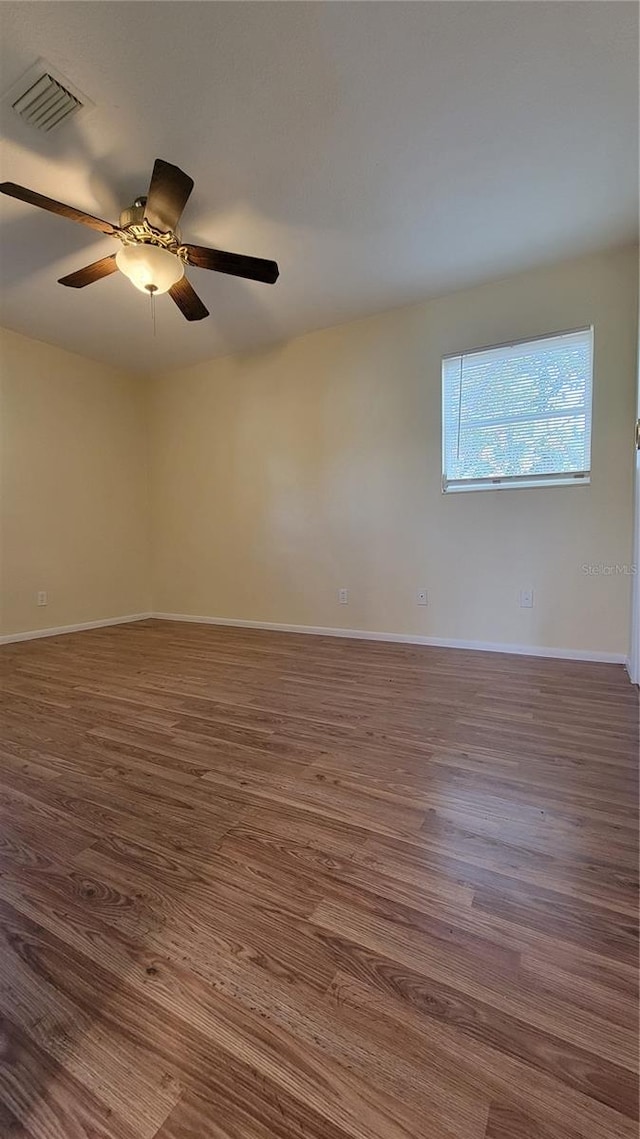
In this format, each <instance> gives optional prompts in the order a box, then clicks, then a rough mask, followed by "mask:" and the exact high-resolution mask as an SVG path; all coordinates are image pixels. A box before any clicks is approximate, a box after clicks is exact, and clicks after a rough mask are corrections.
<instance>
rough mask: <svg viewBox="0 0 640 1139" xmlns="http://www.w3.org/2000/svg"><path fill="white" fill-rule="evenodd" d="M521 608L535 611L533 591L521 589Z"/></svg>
mask: <svg viewBox="0 0 640 1139" xmlns="http://www.w3.org/2000/svg"><path fill="white" fill-rule="evenodd" d="M520 608H521V609H533V590H532V589H521V590H520Z"/></svg>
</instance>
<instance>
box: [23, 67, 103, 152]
mask: <svg viewBox="0 0 640 1139" xmlns="http://www.w3.org/2000/svg"><path fill="white" fill-rule="evenodd" d="M2 102H3V103H4V104H5V105H7V104H8V106H10V107H11V109H12V110H13V111H15V113H16V114H17V115H19V116H20V118H21V119H22V121H23V122H24V123H27V124H28V125H29V126H30V127H33V128H34V129H35V130H38V131H42V132H43V133H44V134H46V133H47V132H48V131H52V130H54V129H55V128H56V127H59V126H60V125H61V124H62V123H64V122H66V120H67V119H69V118H71V116H72V115H76V114H78V112H79V111H86V110H87V109H88V108H91V107H93V103H92V102H91V100H90V99H87V97H86V95H83V94H82V92H81V91H78V89H77V87H75V85H74V84H73V83H70V82H69V80H68V79H67V78H66V77H65V76H64V75H62V74H61V73H60V72H59V71H58V69H57V68H56V67H53V66H52V65H51V64H50V63H49V62H48V60H46V59H39V60H37V62H36V63H34V64H33V66H32V67H30V68H29V70H28V71H27V73H26V75H23V76H22V78H21V79H19V80H18V82H17V83H14V85H13V87H12V88H11V89H10V90H9V91H7V92H6V93H5V95H4V96H3V98H2Z"/></svg>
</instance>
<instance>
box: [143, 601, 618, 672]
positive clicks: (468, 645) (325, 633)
mask: <svg viewBox="0 0 640 1139" xmlns="http://www.w3.org/2000/svg"><path fill="white" fill-rule="evenodd" d="M150 616H151V617H153V618H154V620H156V621H190V622H192V623H195V624H197V625H231V626H233V627H235V628H239V629H271V630H272V631H273V632H277V633H309V634H311V635H313V636H318V637H350V638H352V639H355V640H361V641H392V642H396V643H398V644H404V645H433V646H435V647H437V648H445V649H473V650H475V651H477V652H483V653H513V654H515V655H517V656H532V657H552V658H557V659H560V660H586V661H597V662H599V663H601V664H625V663H626V659H627V658H626V655H625V653H609V652H598V651H597V650H591V649H558V648H550V647H543V646H541V645H514V644H496V643H494V642H492V641H460V640H455V639H453V638H451V637H423V636H419V635H418V634H414V633H377V632H375V633H374V632H372V631H371V630H369V629H330V628H325V627H323V626H316V625H283V624H280V623H279V622H274V621H243V620H241V619H240V618H232V617H195V616H193V615H192V614H189V613H151V614H150Z"/></svg>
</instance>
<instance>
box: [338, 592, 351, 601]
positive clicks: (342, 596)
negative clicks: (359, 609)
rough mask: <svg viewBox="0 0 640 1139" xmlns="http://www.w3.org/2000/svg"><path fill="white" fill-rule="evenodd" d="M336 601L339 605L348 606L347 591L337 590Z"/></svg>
mask: <svg viewBox="0 0 640 1139" xmlns="http://www.w3.org/2000/svg"><path fill="white" fill-rule="evenodd" d="M338 601H339V602H340V604H341V605H348V604H349V590H348V589H339V590H338Z"/></svg>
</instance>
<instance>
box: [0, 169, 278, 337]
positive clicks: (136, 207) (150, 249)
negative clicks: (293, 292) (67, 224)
mask: <svg viewBox="0 0 640 1139" xmlns="http://www.w3.org/2000/svg"><path fill="white" fill-rule="evenodd" d="M192 189H193V179H192V178H190V177H189V175H188V174H185V173H184V171H182V170H180V169H179V168H178V167H177V166H172V165H171V163H170V162H165V161H164V159H162V158H156V160H155V163H154V166H153V173H152V175H151V183H150V185H149V191H148V193H147V196H146V197H140V198H136V200H135V202H134V203H133V205H132V206H129V208H128V209H126V210H123V212H122V213H121V214H120V224H119V225H112V224H111V222H108V221H103V220H102V218H95V217H93V216H92V214H86V213H84V212H83V211H82V210H76V209H75V208H74V207H73V206H67V205H65V204H64V202H56V201H55V200H54V199H53V198H45V197H43V195H42V194H36V193H35V191H34V190H27V189H26V187H25V186H17V185H16V184H15V182H2V183H1V184H0V191H2V193H3V194H8V195H9V196H10V197H11V198H19V200H20V201H22V202H28V203H29V204H30V205H32V206H39V207H40V209H43V210H49V211H50V212H51V213H53V214H60V216H61V217H64V218H69V220H70V221H77V222H80V224H81V225H88V226H89V227H90V228H91V229H95V230H97V231H98V232H99V233H104V234H107V235H108V236H109V237H115V238H117V239H118V240H119V241H120V242H121V243H122V247H121V248H120V249H119V250H118V252H117V253H112V254H111V255H110V256H109V257H102V258H101V259H100V261H94V262H93V264H92V265H85V267H84V269H77V270H76V272H75V273H69V274H68V276H66V277H61V278H60V281H59V284H61V285H67V286H68V287H69V288H71V289H83V288H84V287H85V285H91V284H93V282H94V281H99V280H100V278H101V277H108V276H110V274H111V273H115V272H116V270H117V269H119V270H120V272H121V273H124V274H125V276H126V277H128V278H129V280H130V281H131V282H132V283H133V284H134V285H135V286H136V288H137V289H140V291H141V292H143V293H147V294H148V295H150V296H152V297H153V296H155V295H156V294H159V293H167V292H168V294H169V296H170V297H171V299H172V300H173V301H174V302H175V303H176V304H177V306H178V308H179V309H180V311H181V313H182V314H183V316H185V317H186V319H187V320H202V318H203V317H205V316H208V315H209V312H208V310H207V309H206V308H205V306H204V305H203V303H202V301H201V300H200V297H199V296H198V294H197V293H196V291H195V289H194V288H193V287H192V285H191V284H190V283H189V281H188V280H187V278H186V276H185V272H184V270H185V265H195V266H196V267H197V268H198V269H213V270H214V272H216V273H230V274H232V276H234V277H247V278H248V279H249V280H250V281H265V282H266V283H268V284H273V282H274V281H276V280H277V278H278V272H279V270H278V266H277V264H276V262H275V261H266V260H264V258H262V257H245V256H243V255H242V254H241V253H225V252H224V250H222V249H207V248H206V246H204V245H189V244H183V243H182V241H181V238H180V232H179V230H178V229H177V225H178V222H179V220H180V217H181V215H182V211H183V209H184V207H185V206H186V204H187V201H188V199H189V195H190V193H191V191H192Z"/></svg>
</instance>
